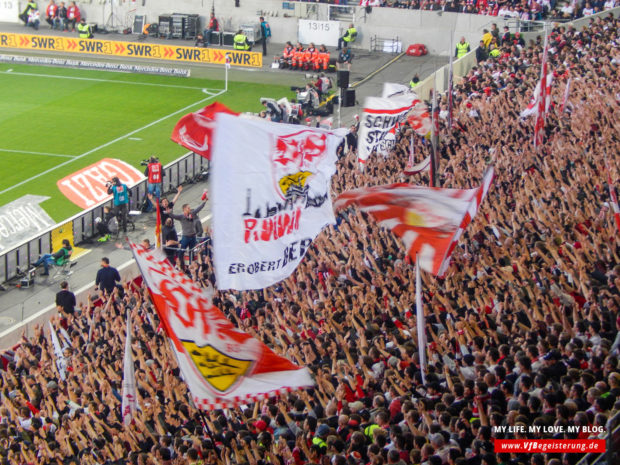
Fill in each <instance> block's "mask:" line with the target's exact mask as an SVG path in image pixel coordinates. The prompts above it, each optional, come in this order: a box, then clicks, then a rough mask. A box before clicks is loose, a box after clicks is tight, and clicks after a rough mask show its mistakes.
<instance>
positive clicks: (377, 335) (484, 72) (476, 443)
mask: <svg viewBox="0 0 620 465" xmlns="http://www.w3.org/2000/svg"><path fill="white" fill-rule="evenodd" d="M549 40H550V52H549V63H550V65H549V66H550V69H552V70H553V72H554V74H555V75H556V79H555V82H554V91H553V99H554V102H555V104H554V105H552V108H551V110H550V111H549V116H548V119H547V125H546V135H545V139H544V143H543V144H542V145H541V146H540V147H539V148H538V149H537V150H534V148H533V145H532V121H531V120H522V119H520V118H519V113H520V112H521V110H522V109H523V108H525V107H526V106H527V104H528V102H529V100H530V95H531V93H532V91H533V89H534V87H535V84H536V81H537V80H538V78H539V75H540V60H541V45H542V41H538V43H536V44H530V45H519V44H515V45H510V46H507V47H505V48H502V52H501V54H500V56H498V57H496V58H493V59H488V60H483V61H481V62H480V63H479V65H478V67H476V68H475V69H473V70H472V71H471V72H470V73H469V74H468V75H467V76H466V77H465V79H464V80H463V81H462V82H461V83H459V84H457V85H456V87H455V95H454V101H455V105H456V109H455V124H454V125H453V129H452V131H450V132H448V131H447V130H446V128H445V127H443V123H442V128H441V149H440V151H441V158H440V163H439V170H438V173H439V180H440V184H441V186H442V187H459V188H469V187H471V186H475V185H478V183H479V180H480V179H481V177H482V174H483V172H484V171H485V169H486V167H487V165H488V164H489V163H491V162H492V163H493V164H494V166H495V171H496V175H497V176H496V179H495V181H494V183H493V187H492V188H491V190H490V192H489V194H488V197H487V199H486V201H485V203H484V204H483V206H482V208H481V211H480V214H479V215H478V216H477V217H476V219H475V221H474V222H473V223H472V224H471V225H470V226H469V229H468V230H467V232H466V233H465V235H464V237H463V240H462V241H461V243H460V244H461V245H459V247H458V249H457V251H456V252H455V253H454V255H453V261H452V264H451V266H450V268H449V270H448V273H447V275H446V277H445V279H437V278H433V277H431V276H429V275H424V276H423V281H424V282H423V288H424V296H423V298H424V303H425V305H424V308H425V312H426V314H427V316H426V321H427V327H426V331H427V337H428V339H429V344H428V345H427V346H426V347H424V348H423V350H425V351H426V352H427V356H428V360H429V364H428V370H427V372H426V373H425V380H426V382H425V383H422V375H421V372H420V367H419V361H418V360H419V358H418V351H419V350H420V348H419V347H418V345H417V343H416V339H417V338H416V330H415V328H416V323H415V313H416V311H415V306H414V301H415V299H414V286H413V285H412V283H413V282H414V271H413V267H412V266H411V263H410V261H409V260H408V259H407V258H406V256H405V252H404V248H403V247H402V245H401V244H400V242H399V240H398V239H397V238H395V237H394V236H393V235H392V233H391V232H390V231H387V230H382V229H380V228H378V227H377V226H376V223H375V222H374V221H372V220H371V219H369V218H368V217H367V216H366V215H365V214H362V213H360V212H359V211H358V210H355V209H349V210H345V211H344V212H342V213H340V214H339V216H338V222H337V225H336V226H333V227H328V228H327V229H326V230H325V231H324V232H323V233H322V234H321V235H320V236H319V237H318V238H317V239H316V240H315V242H314V243H313V245H312V247H311V249H310V251H309V252H308V254H307V256H306V258H305V260H304V261H303V262H302V263H301V265H300V266H299V267H298V269H297V270H296V271H295V272H294V273H293V275H292V276H291V277H290V278H289V279H287V280H285V281H283V282H281V283H280V284H278V285H276V286H272V287H271V288H268V289H264V290H262V291H252V292H230V291H227V292H216V294H215V296H214V304H216V305H217V306H218V307H219V308H220V309H221V310H222V311H223V312H225V313H226V314H227V316H228V317H229V318H230V319H231V321H232V322H233V323H234V324H235V325H238V326H239V327H240V328H242V329H244V330H245V331H246V332H248V333H250V334H252V335H254V336H255V337H257V338H259V339H260V340H262V341H264V342H265V343H267V344H268V345H269V346H270V347H272V348H273V349H274V350H275V351H276V352H278V353H280V354H283V355H285V356H287V357H288V358H290V359H291V360H293V361H295V362H296V363H298V364H299V365H305V366H307V367H309V368H310V370H311V371H312V373H313V374H314V376H315V377H316V383H317V386H316V388H314V389H310V390H305V391H299V392H293V393H290V394H288V395H283V396H280V397H278V398H274V399H270V400H265V401H261V402H256V403H254V404H251V405H249V406H244V407H242V408H235V409H229V410H227V411H211V412H199V411H198V410H196V409H195V408H194V407H193V406H192V404H191V403H190V402H188V396H187V387H186V385H185V384H184V383H183V381H182V380H181V378H180V376H179V375H180V372H179V368H178V367H177V364H176V361H175V358H174V356H173V355H172V353H171V349H170V345H169V343H168V342H167V341H166V339H165V336H164V335H163V334H162V332H161V328H159V323H158V320H157V317H156V315H155V313H154V311H153V308H152V304H151V303H150V300H149V296H148V293H147V292H146V290H145V289H142V288H139V287H138V286H137V285H135V284H131V283H124V284H123V286H121V287H118V288H116V290H115V291H114V299H111V298H110V297H109V296H106V295H104V296H102V297H101V301H100V302H99V305H96V304H95V302H91V301H90V300H89V302H88V303H87V304H85V305H82V306H81V307H80V308H78V309H76V311H75V312H74V313H73V312H72V313H67V312H66V311H63V312H62V313H61V315H60V316H59V317H56V318H53V319H52V322H51V323H52V325H53V326H54V327H55V328H56V330H57V331H58V332H59V334H63V335H62V336H60V337H62V338H63V339H65V340H66V341H67V344H66V345H65V348H64V356H65V360H66V361H67V367H66V378H65V379H63V378H62V377H61V376H60V374H59V369H58V367H57V365H56V364H55V363H54V360H55V356H54V348H53V345H52V342H51V340H50V336H49V331H48V330H47V327H46V328H45V330H44V328H41V327H38V328H37V329H36V330H35V331H34V335H33V337H31V338H30V339H26V338H24V340H23V341H22V343H21V345H20V346H19V347H18V348H17V349H16V350H15V351H13V352H7V353H5V354H3V357H2V360H3V362H4V366H3V370H2V372H1V374H2V380H1V384H2V387H1V392H2V406H1V407H0V418H1V421H0V456H1V458H0V464H38V465H42V464H80V465H82V464H112V463H132V464H150V465H168V464H175V465H185V464H188V465H197V464H220V465H229V464H248V465H266V464H273V465H305V464H321V465H329V464H330V463H331V464H332V465H367V464H371V465H384V464H391V465H396V464H398V465H405V464H406V465H409V464H411V465H417V464H424V465H441V464H450V465H455V464H457V465H496V464H503V465H508V464H510V465H516V464H519V463H521V464H524V465H528V464H533V465H544V464H548V465H559V464H564V465H571V464H573V463H575V462H576V460H577V459H578V458H579V457H580V455H579V454H564V455H561V454H556V455H554V454H545V455H541V454H503V453H498V454H496V453H495V452H494V448H493V443H494V441H495V440H496V439H498V438H513V437H515V435H514V434H512V433H498V432H497V431H496V430H493V428H492V427H493V426H497V425H552V424H555V425H581V426H585V425H592V426H597V425H599V426H600V425H605V423H606V421H607V419H609V418H610V417H611V416H612V415H614V413H616V412H617V411H618V409H619V405H620V403H619V402H620V398H619V396H620V369H619V364H618V356H619V353H620V338H619V337H618V329H619V328H620V292H619V289H620V249H619V247H618V237H619V236H618V230H617V227H616V225H615V224H614V221H613V216H612V213H611V211H610V209H609V204H608V202H610V196H609V193H608V192H609V191H608V182H609V181H608V174H609V180H611V182H612V183H613V184H615V185H616V186H617V183H618V177H619V173H618V163H617V154H618V152H619V139H618V134H620V131H619V129H620V127H619V125H620V123H619V121H620V119H619V118H617V114H618V111H619V101H618V99H619V98H620V84H619V82H618V80H617V78H616V76H617V72H618V61H619V60H620V55H619V53H618V46H617V45H618V44H617V40H618V21H617V20H614V19H612V18H605V19H600V18H597V19H596V20H595V21H594V22H593V23H592V24H591V25H590V26H589V27H588V28H586V29H584V30H583V31H576V30H574V29H572V28H570V27H567V28H566V29H563V28H559V29H554V30H553V32H552V34H551V36H550V39H549ZM568 77H571V79H572V83H571V89H570V93H569V95H568V98H567V102H566V105H565V106H563V108H562V110H563V111H562V112H561V111H560V101H561V99H562V91H563V89H564V86H565V85H566V80H567V78H568ZM409 137H410V131H408V130H407V129H406V128H405V129H403V130H401V131H400V132H399V135H398V139H397V144H396V148H395V150H394V152H393V153H392V154H390V155H389V156H387V157H375V158H371V159H369V160H368V164H367V166H366V169H365V171H364V172H362V173H360V172H359V171H358V168H357V157H356V153H355V138H348V141H349V143H348V148H347V150H346V151H344V152H343V153H342V156H341V158H340V160H339V162H338V171H337V174H336V175H335V176H334V178H333V190H334V193H335V194H337V193H340V192H342V191H344V190H348V189H351V188H354V187H360V186H364V185H375V184H385V183H391V182H398V181H405V180H406V181H408V182H412V183H418V184H425V183H427V180H426V179H425V178H424V176H421V177H419V179H408V178H406V177H405V176H404V175H403V174H402V171H403V167H404V165H405V163H406V161H407V155H408V150H409V143H410V142H409ZM415 146H416V154H417V156H419V157H425V156H426V154H427V153H428V150H429V147H428V144H427V143H426V142H425V140H424V139H423V138H416V142H415ZM605 154H607V156H608V157H609V159H608V160H607V161H608V162H609V163H606V158H605ZM418 176H419V175H418ZM207 252H208V249H207ZM186 271H187V273H188V275H189V276H191V277H192V278H193V279H194V280H195V281H196V282H198V283H199V284H200V285H206V283H208V282H213V270H212V267H211V262H210V254H209V253H206V254H204V256H201V257H200V258H199V260H198V261H195V262H193V263H192V264H191V265H188V266H187V268H186ZM127 314H128V315H129V316H130V318H131V322H132V333H133V341H134V343H133V346H132V348H133V355H134V361H135V366H136V381H137V387H138V393H139V399H138V405H139V406H140V409H141V411H139V412H138V413H137V414H136V416H135V418H134V420H133V422H132V424H130V425H128V426H124V425H123V424H122V422H121V412H120V410H121V408H120V405H121V403H120V383H121V379H122V376H123V373H122V372H123V362H122V358H123V357H122V354H123V345H124V339H125V337H124V333H125V331H124V328H125V324H126V315H127ZM64 334H66V335H64ZM580 435H581V436H580V437H588V436H589V435H588V434H585V435H584V433H580ZM540 436H541V437H549V436H548V435H544V434H541V435H540ZM560 436H562V437H571V436H570V435H568V434H566V435H565V434H561V435H560ZM590 437H592V436H590Z"/></svg>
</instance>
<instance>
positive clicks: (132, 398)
mask: <svg viewBox="0 0 620 465" xmlns="http://www.w3.org/2000/svg"><path fill="white" fill-rule="evenodd" d="M122 398H123V402H122V404H121V414H122V415H123V423H124V424H125V425H128V424H130V423H131V420H132V418H133V416H134V415H135V414H136V411H137V410H138V393H137V392H136V374H135V372H134V366H133V357H132V352H131V316H130V314H129V310H127V336H126V337H125V356H124V357H123V393H122Z"/></svg>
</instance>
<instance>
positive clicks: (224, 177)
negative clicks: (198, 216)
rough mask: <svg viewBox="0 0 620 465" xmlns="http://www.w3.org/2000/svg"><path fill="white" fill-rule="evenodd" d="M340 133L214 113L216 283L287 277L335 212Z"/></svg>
mask: <svg viewBox="0 0 620 465" xmlns="http://www.w3.org/2000/svg"><path fill="white" fill-rule="evenodd" d="M343 136H344V133H341V131H336V132H330V131H326V130H322V129H309V128H305V127H303V126H295V125H288V124H276V123H271V122H268V121H256V120H249V119H244V118H241V117H235V116H231V115H227V114H225V113H219V114H218V115H217V116H216V130H215V140H214V142H213V144H214V145H213V152H212V160H211V163H212V167H211V172H212V177H211V195H212V199H213V255H214V264H215V276H216V280H217V287H218V288H219V289H230V288H234V289H240V290H244V289H261V288H264V287H267V286H270V285H272V284H274V283H277V282H278V281H280V280H282V279H284V278H286V277H288V276H289V275H290V274H291V273H292V272H293V270H295V268H296V267H297V265H298V264H299V262H300V261H301V260H302V259H303V257H304V255H305V253H306V251H307V250H308V248H309V247H310V245H311V243H312V240H313V239H314V238H315V237H316V235H317V234H318V233H319V232H320V231H321V229H322V228H323V227H324V226H325V225H327V224H333V223H334V221H335V219H334V212H333V209H332V203H331V199H330V195H329V186H330V178H331V176H332V175H333V174H334V172H335V170H336V159H337V157H336V148H337V146H338V144H339V143H340V141H341V140H342V138H343Z"/></svg>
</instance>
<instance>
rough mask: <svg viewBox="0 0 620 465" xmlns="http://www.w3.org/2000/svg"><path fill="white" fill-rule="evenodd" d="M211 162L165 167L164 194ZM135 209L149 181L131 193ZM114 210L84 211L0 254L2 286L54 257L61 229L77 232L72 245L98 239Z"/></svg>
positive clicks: (188, 158) (190, 158)
mask: <svg viewBox="0 0 620 465" xmlns="http://www.w3.org/2000/svg"><path fill="white" fill-rule="evenodd" d="M208 170H209V161H208V160H207V159H206V158H203V157H201V156H200V155H196V154H195V153H193V152H188V153H187V154H185V155H184V156H182V157H181V158H179V159H177V160H175V161H173V162H171V163H169V164H167V165H166V166H165V167H164V172H165V176H164V181H163V185H162V192H170V191H171V190H172V189H173V188H176V187H177V186H178V185H179V184H182V183H185V182H188V181H192V180H193V179H195V178H197V177H200V176H201V174H202V173H205V172H208ZM129 191H130V195H131V197H130V198H131V201H132V208H138V205H137V203H139V202H142V200H143V199H144V197H145V195H146V178H145V179H144V180H143V181H140V182H139V183H138V184H136V185H135V186H133V187H131V189H129ZM106 205H107V206H112V200H111V199H110V200H106V201H104V202H101V203H99V204H97V205H95V206H94V207H91V208H89V209H87V210H84V211H82V212H80V213H78V214H76V215H74V216H73V217H71V218H69V219H68V220H66V221H63V222H62V223H60V224H56V225H54V226H52V227H50V228H48V229H46V230H44V231H42V232H41V233H38V234H37V235H36V236H33V237H31V238H30V239H27V240H24V241H23V242H21V243H19V244H17V245H16V246H14V247H11V248H9V249H7V250H6V251H3V252H2V254H0V283H4V282H6V281H9V280H11V279H13V278H16V277H18V276H19V273H18V271H19V270H18V268H19V269H21V270H22V271H23V270H24V269H25V268H26V267H27V266H29V265H30V263H33V262H35V261H36V260H37V258H38V257H39V256H40V255H42V254H45V253H51V252H52V249H53V246H54V244H53V240H52V237H53V234H54V231H56V230H57V228H58V227H60V226H65V225H68V224H70V226H71V228H72V230H73V238H72V240H71V243H72V244H80V243H81V242H84V241H85V240H88V239H91V238H93V237H94V236H95V235H96V232H97V230H96V226H95V219H96V218H97V217H103V207H105V206H106ZM67 229H68V228H67Z"/></svg>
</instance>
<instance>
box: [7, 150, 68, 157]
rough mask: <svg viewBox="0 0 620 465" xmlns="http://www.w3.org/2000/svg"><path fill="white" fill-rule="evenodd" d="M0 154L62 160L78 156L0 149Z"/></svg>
mask: <svg viewBox="0 0 620 465" xmlns="http://www.w3.org/2000/svg"><path fill="white" fill-rule="evenodd" d="M0 152H7V153H25V154H28V155H44V156H46V157H62V158H75V157H76V156H77V155H64V154H61V153H47V152H29V151H28V150H10V149H0Z"/></svg>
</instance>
